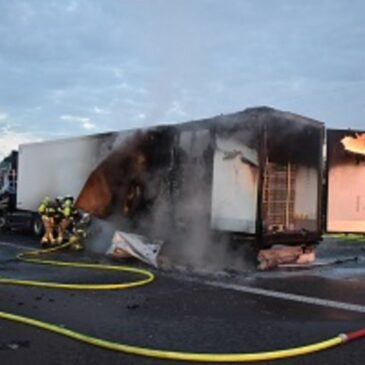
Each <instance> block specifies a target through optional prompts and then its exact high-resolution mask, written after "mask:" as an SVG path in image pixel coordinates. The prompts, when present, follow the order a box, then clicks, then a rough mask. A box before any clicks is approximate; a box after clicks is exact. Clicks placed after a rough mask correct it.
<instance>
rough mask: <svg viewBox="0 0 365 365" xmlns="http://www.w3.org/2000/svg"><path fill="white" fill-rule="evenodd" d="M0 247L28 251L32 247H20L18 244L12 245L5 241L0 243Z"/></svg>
mask: <svg viewBox="0 0 365 365" xmlns="http://www.w3.org/2000/svg"><path fill="white" fill-rule="evenodd" d="M0 245H3V246H8V247H11V248H18V249H19V248H24V249H26V250H29V249H30V248H32V247H29V246H24V245H20V244H18V243H11V242H5V241H0Z"/></svg>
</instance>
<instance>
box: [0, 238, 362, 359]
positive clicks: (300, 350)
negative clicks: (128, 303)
mask: <svg viewBox="0 0 365 365" xmlns="http://www.w3.org/2000/svg"><path fill="white" fill-rule="evenodd" d="M67 246H69V244H68V243H66V244H64V245H62V246H58V247H56V248H51V249H47V250H37V251H32V252H26V253H21V254H19V255H18V256H17V258H18V259H19V260H22V261H25V262H28V263H34V264H44V265H51V266H61V267H74V268H83V269H93V270H106V271H122V272H128V273H133V274H138V275H140V276H142V278H141V279H139V280H136V281H131V282H127V283H116V284H63V283H52V282H43V281H33V280H14V279H5V278H3V279H0V284H8V285H26V286H34V287H42V288H52V289H71V290H72V289H75V290H119V289H127V288H133V287H137V286H142V285H146V284H148V283H150V282H152V281H153V280H154V275H153V273H151V272H150V271H147V270H144V269H138V268H133V267H126V266H116V265H100V264H90V263H84V262H65V261H55V260H43V259H38V258H36V256H38V255H40V254H43V253H50V252H54V251H57V250H60V249H62V248H65V247H67ZM0 319H6V320H9V321H14V322H18V323H22V324H27V325H30V326H33V327H37V328H41V329H43V330H47V331H50V332H54V333H58V334H60V335H63V336H66V337H69V338H72V339H74V340H78V341H81V342H84V343H87V344H90V345H93V346H97V347H100V348H103V349H107V350H113V351H119V352H123V353H126V354H130V355H138V356H145V357H150V358H156V359H164V360H182V361H196V362H218V363H223V362H254V361H263V360H275V359H284V358H288V357H294V356H299V355H305V354H310V353H313V352H317V351H321V350H325V349H328V348H330V347H334V346H337V345H340V344H343V343H345V342H347V341H349V340H352V339H355V338H360V337H364V336H365V331H364V330H360V331H357V332H354V333H352V334H347V335H345V334H341V335H338V336H336V337H333V338H331V339H328V340H325V341H322V342H318V343H314V344H311V345H306V346H301V347H295V348H292V349H285V350H275V351H268V352H258V353H243V354H240V353H236V354H235V353H229V354H224V353H188V352H180V351H168V350H158V349H149V348H145V347H139V346H131V345H127V344H123V343H117V342H112V341H108V340H103V339H100V338H96V337H92V336H89V335H86V334H83V333H79V332H76V331H72V330H70V329H66V328H64V327H61V326H58V325H55V324H51V323H47V322H43V321H39V320H36V319H33V318H29V317H24V316H20V315H17V314H12V313H6V312H0ZM363 332H364V333H363Z"/></svg>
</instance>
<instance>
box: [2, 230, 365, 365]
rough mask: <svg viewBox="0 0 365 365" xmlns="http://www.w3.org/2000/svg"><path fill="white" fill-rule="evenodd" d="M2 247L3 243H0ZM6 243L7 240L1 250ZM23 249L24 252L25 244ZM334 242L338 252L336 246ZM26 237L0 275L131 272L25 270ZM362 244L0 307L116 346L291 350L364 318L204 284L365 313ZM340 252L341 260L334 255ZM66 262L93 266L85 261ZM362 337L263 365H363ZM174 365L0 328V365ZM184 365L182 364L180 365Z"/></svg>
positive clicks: (82, 276)
mask: <svg viewBox="0 0 365 365" xmlns="http://www.w3.org/2000/svg"><path fill="white" fill-rule="evenodd" d="M1 242H2V243H1ZM4 242H10V244H9V243H4ZM19 245H22V246H19ZM331 245H332V246H331ZM23 246H24V247H29V248H33V247H36V243H35V242H34V240H32V239H31V238H29V237H24V236H21V235H17V234H8V235H4V234H3V235H2V236H0V276H1V277H13V278H23V279H41V280H49V281H53V280H58V281H62V282H90V283H91V282H99V283H101V282H116V281H118V282H119V281H126V280H128V279H131V275H129V276H127V275H126V274H121V273H116V274H112V273H103V272H95V271H92V272H90V271H86V270H80V269H58V268H50V267H46V266H41V265H32V264H26V263H20V262H18V261H16V260H15V259H14V256H15V255H16V253H18V252H19V251H20V250H23V249H24V247H23ZM364 248H365V244H361V243H356V244H355V243H350V244H348V243H344V242H339V241H331V240H326V242H325V243H324V245H323V248H321V249H319V250H318V251H319V256H320V258H321V259H330V258H333V257H336V258H345V257H357V258H358V259H357V261H351V262H346V263H344V264H337V265H332V266H327V267H322V268H312V269H305V270H275V271H273V272H270V273H266V272H265V273H237V272H236V273H234V274H231V273H224V272H223V273H222V272H220V273H216V274H215V275H211V276H201V275H200V276H198V275H195V276H194V275H183V274H177V273H169V272H156V280H155V281H154V282H153V283H152V284H151V285H148V286H145V287H140V288H135V289H130V290H121V291H113V292H79V291H60V290H52V289H38V288H27V287H14V286H0V298H1V299H0V310H1V311H7V312H12V313H16V314H21V315H26V316H30V317H34V318H37V319H40V320H44V321H48V322H51V323H55V324H59V325H63V326H65V327H67V328H70V329H74V330H77V331H80V332H83V333H87V334H90V335H93V336H96V337H101V338H105V339H109V340H113V341H118V342H124V343H128V344H132V345H139V346H144V347H151V348H161V349H168V350H181V351H190V352H257V351H264V350H272V349H278V348H287V347H294V346H299V345H304V344H308V343H312V342H316V341H320V340H323V339H326V338H329V337H333V336H336V335H337V334H338V333H342V332H346V331H352V330H356V329H358V328H361V327H365V314H364V313H362V312H361V311H356V310H344V309H336V308H331V307H326V306H325V305H316V304H308V303H303V302H299V301H296V300H291V299H280V298H275V297H270V295H260V294H253V293H247V292H242V291H239V290H238V289H237V290H236V289H234V287H233V288H230V289H228V288H222V287H218V286H215V285H211V284H209V283H204V282H205V281H214V282H215V283H218V284H220V283H222V284H229V285H234V286H235V287H236V288H240V287H243V288H245V287H250V288H261V289H267V290H269V291H275V292H279V293H289V294H290V293H291V294H298V295H301V296H305V297H311V298H312V297H314V298H321V299H324V300H332V301H338V302H341V303H344V302H345V303H350V304H357V305H359V306H360V307H364V308H365V250H364ZM334 251H336V252H337V255H336V253H335V252H334ZM62 259H70V260H79V259H87V260H94V261H95V259H96V258H95V257H87V258H85V257H80V256H79V254H62ZM364 356H365V339H363V340H359V341H357V342H353V343H349V344H346V345H344V346H341V347H338V348H334V349H331V350H327V351H324V352H320V353H317V354H313V355H308V356H303V357H300V358H294V359H288V360H279V361H275V362H262V364H271V363H277V364H294V365H295V364H315V363H321V364H359V365H360V364H363V363H364V361H363V358H364ZM29 361H31V362H32V363H34V364H52V365H56V364H65V363H68V364H164V363H165V364H172V363H174V362H167V361H161V360H153V359H148V358H141V357H135V356H127V355H124V354H121V353H114V352H111V351H105V350H101V349H97V348H94V347H91V346H89V345H86V344H81V343H78V342H75V341H73V340H70V339H66V338H63V337H61V336H59V335H55V334H50V333H47V332H45V331H42V330H38V329H34V328H30V327H27V326H24V325H19V324H15V323H10V322H7V321H4V320H1V321H0V363H1V364H4V365H8V364H10V365H12V364H25V363H27V362H29ZM176 364H181V362H176Z"/></svg>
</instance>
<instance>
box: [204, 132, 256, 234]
mask: <svg viewBox="0 0 365 365" xmlns="http://www.w3.org/2000/svg"><path fill="white" fill-rule="evenodd" d="M216 145H217V147H216V150H215V152H214V167H213V191H212V213H211V226H212V228H213V229H219V230H224V231H232V232H244V233H255V231H256V211H257V187H258V154H257V151H255V150H253V149H250V148H248V147H247V146H245V145H243V144H241V143H239V142H237V141H235V140H233V139H223V138H217V141H216Z"/></svg>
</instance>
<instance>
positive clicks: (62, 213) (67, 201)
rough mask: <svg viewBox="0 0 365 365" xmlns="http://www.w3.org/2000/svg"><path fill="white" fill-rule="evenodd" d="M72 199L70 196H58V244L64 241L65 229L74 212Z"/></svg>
mask: <svg viewBox="0 0 365 365" xmlns="http://www.w3.org/2000/svg"><path fill="white" fill-rule="evenodd" d="M73 201H74V199H73V197H71V196H66V197H65V198H58V202H59V203H58V207H57V208H58V209H57V211H58V214H57V215H58V219H57V243H58V244H60V245H61V244H62V243H63V242H64V239H65V233H66V230H67V228H68V227H69V226H70V224H71V220H72V215H73V214H74V206H73Z"/></svg>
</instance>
